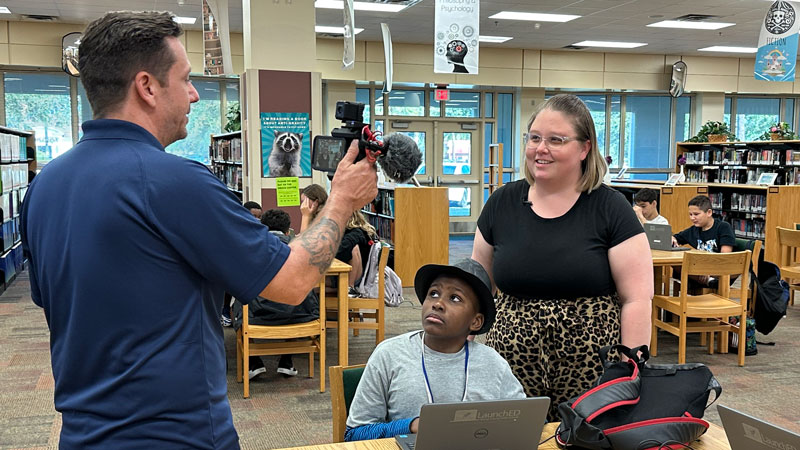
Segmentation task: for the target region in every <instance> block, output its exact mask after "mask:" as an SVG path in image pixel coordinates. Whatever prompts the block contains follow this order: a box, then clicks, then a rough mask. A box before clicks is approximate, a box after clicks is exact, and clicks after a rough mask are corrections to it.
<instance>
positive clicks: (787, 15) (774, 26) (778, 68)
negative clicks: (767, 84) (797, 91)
mask: <svg viewBox="0 0 800 450" xmlns="http://www.w3.org/2000/svg"><path fill="white" fill-rule="evenodd" d="M798 30H800V20H798V17H797V10H796V9H795V7H794V5H793V4H792V3H790V2H786V1H777V2H774V3H773V4H772V6H770V7H769V10H768V11H767V15H766V17H764V23H763V26H762V28H761V34H760V35H759V36H758V52H757V53H756V64H755V69H754V74H755V78H756V80H762V81H794V72H795V63H796V61H797V32H798Z"/></svg>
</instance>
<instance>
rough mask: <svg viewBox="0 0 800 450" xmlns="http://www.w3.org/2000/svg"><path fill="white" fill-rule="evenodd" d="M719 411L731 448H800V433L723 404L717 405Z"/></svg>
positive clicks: (768, 449) (741, 449)
mask: <svg viewBox="0 0 800 450" xmlns="http://www.w3.org/2000/svg"><path fill="white" fill-rule="evenodd" d="M717 411H718V412H719V418H720V419H721V420H722V427H723V428H724V429H725V434H726V435H728V442H729V443H730V445H731V450H775V449H786V450H791V449H800V434H795V433H792V432H791V431H788V430H784V429H783V428H778V427H776V426H775V425H771V424H769V423H767V422H764V421H763V420H759V419H756V418H755V417H751V416H748V415H747V414H744V413H741V412H739V411H736V410H735V409H731V408H728V407H726V406H723V405H719V406H717Z"/></svg>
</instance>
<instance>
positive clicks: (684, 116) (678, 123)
mask: <svg viewBox="0 0 800 450" xmlns="http://www.w3.org/2000/svg"><path fill="white" fill-rule="evenodd" d="M691 122H692V98H691V97H685V96H684V97H678V98H677V99H675V142H685V141H686V140H687V139H689V138H690V137H692V132H691V129H690V128H691ZM665 167H671V165H669V166H665Z"/></svg>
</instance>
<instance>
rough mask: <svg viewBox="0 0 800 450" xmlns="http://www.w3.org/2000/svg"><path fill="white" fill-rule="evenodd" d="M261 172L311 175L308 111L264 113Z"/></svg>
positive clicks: (262, 116)
mask: <svg viewBox="0 0 800 450" xmlns="http://www.w3.org/2000/svg"><path fill="white" fill-rule="evenodd" d="M261 172H262V175H263V176H265V177H310V176H311V135H310V133H309V128H308V113H261Z"/></svg>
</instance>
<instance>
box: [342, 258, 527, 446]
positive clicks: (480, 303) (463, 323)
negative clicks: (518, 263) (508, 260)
mask: <svg viewBox="0 0 800 450" xmlns="http://www.w3.org/2000/svg"><path fill="white" fill-rule="evenodd" d="M491 288H492V285H491V281H490V280H489V275H488V274H487V273H486V271H485V270H484V269H483V267H482V266H481V265H480V264H479V263H478V262H476V261H474V260H472V259H465V260H462V261H460V262H458V263H456V264H455V265H453V266H444V265H436V264H428V265H426V266H423V267H421V268H420V269H419V270H418V271H417V275H416V276H415V277H414V290H415V291H416V293H417V297H418V298H419V301H420V302H421V303H422V330H421V331H412V332H410V333H406V334H402V335H400V336H397V337H394V338H391V339H387V340H385V341H383V342H381V343H380V344H378V347H377V348H376V349H375V351H374V352H373V353H372V355H371V356H370V358H369V361H367V367H366V368H365V369H364V375H363V376H362V377H361V381H360V382H359V383H358V388H357V389H356V394H355V397H353V403H352V404H351V405H350V414H349V415H348V417H347V430H346V431H345V440H346V441H359V440H365V439H378V438H389V437H393V436H396V435H398V434H406V433H416V432H417V428H418V422H419V411H420V408H422V405H424V404H426V403H444V402H458V401H462V402H465V401H477V400H502V399H514V398H525V393H524V392H523V391H522V385H520V383H519V381H517V379H516V378H515V377H514V374H513V373H511V368H510V367H509V366H508V363H507V362H506V361H505V360H504V359H503V358H502V357H501V356H500V355H498V354H497V352H495V351H494V350H492V349H491V348H489V347H487V346H485V345H483V344H479V343H477V342H474V341H468V340H467V338H468V337H469V336H470V335H476V334H483V333H485V332H486V331H488V330H489V328H491V326H492V323H493V322H494V316H495V308H494V299H493V298H492V294H491ZM423 387H424V388H423Z"/></svg>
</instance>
